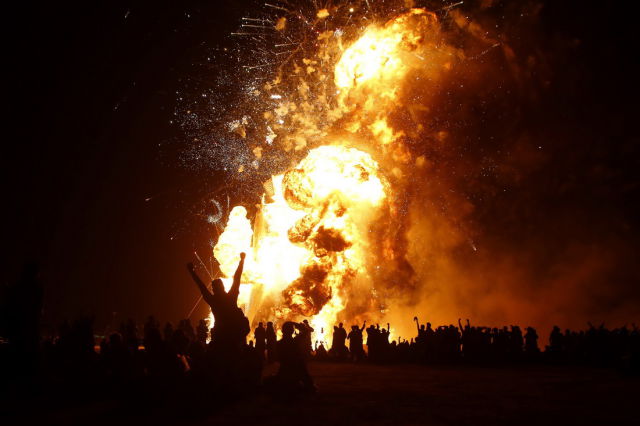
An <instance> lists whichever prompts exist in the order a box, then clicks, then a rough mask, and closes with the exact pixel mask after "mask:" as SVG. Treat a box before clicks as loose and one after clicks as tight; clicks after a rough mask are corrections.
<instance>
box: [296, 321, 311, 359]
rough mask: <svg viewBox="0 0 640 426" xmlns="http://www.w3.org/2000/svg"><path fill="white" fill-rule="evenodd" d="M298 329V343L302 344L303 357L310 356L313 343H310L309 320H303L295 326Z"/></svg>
mask: <svg viewBox="0 0 640 426" xmlns="http://www.w3.org/2000/svg"><path fill="white" fill-rule="evenodd" d="M297 328H298V330H299V334H298V337H299V338H300V344H301V345H302V351H303V353H304V356H305V357H307V358H308V357H310V356H311V353H312V352H313V344H312V343H311V333H313V327H311V326H310V325H309V321H307V320H304V321H302V324H299V326H298V327H297Z"/></svg>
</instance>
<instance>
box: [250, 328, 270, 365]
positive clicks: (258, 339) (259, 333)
mask: <svg viewBox="0 0 640 426" xmlns="http://www.w3.org/2000/svg"><path fill="white" fill-rule="evenodd" d="M253 338H254V340H255V348H256V352H257V354H258V357H259V358H260V361H264V351H265V349H266V347H267V330H266V329H265V328H264V325H263V324H262V323H261V322H259V323H258V326H257V327H256V329H255V331H254V332H253Z"/></svg>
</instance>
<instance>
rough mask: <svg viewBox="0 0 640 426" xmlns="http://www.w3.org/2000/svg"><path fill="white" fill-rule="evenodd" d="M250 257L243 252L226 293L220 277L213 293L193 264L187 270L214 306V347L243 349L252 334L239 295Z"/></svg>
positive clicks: (214, 282) (211, 305)
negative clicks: (246, 258)
mask: <svg viewBox="0 0 640 426" xmlns="http://www.w3.org/2000/svg"><path fill="white" fill-rule="evenodd" d="M245 257H246V255H245V254H244V253H240V262H239V263H238V268H237V269H236V272H235V274H234V275H233V284H232V285H231V288H230V289H229V291H228V292H227V291H225V289H224V284H223V283H222V280H221V279H219V278H216V279H215V280H213V281H212V282H211V292H210V291H209V290H208V289H207V287H206V286H205V285H204V283H203V282H202V280H200V277H198V274H197V273H196V272H195V269H194V267H193V263H189V264H188V265H187V269H188V270H189V273H190V274H191V277H192V278H193V281H194V282H195V283H196V285H197V286H198V288H199V289H200V292H201V293H202V298H203V299H204V300H205V302H207V304H208V305H209V306H210V307H211V312H212V313H213V316H214V318H215V324H214V326H213V331H212V333H211V334H212V340H213V344H214V345H216V346H219V347H220V348H227V349H229V350H231V349H240V348H241V347H242V346H244V344H245V340H246V336H247V334H249V331H250V328H249V320H248V319H247V317H245V316H244V313H243V312H242V310H241V309H240V308H238V295H239V294H240V278H241V277H242V269H243V268H244V259H245Z"/></svg>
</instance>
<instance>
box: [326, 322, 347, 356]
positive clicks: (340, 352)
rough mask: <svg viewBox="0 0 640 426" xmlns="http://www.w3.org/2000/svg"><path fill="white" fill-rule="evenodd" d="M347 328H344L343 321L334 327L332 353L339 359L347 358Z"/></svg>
mask: <svg viewBox="0 0 640 426" xmlns="http://www.w3.org/2000/svg"><path fill="white" fill-rule="evenodd" d="M346 340H347V330H345V329H344V326H343V324H342V323H340V324H338V326H337V327H336V326H334V327H333V338H332V341H331V350H330V352H331V354H332V355H333V356H334V357H336V358H337V359H344V358H346V356H347V354H348V351H347V346H346V344H345V343H346Z"/></svg>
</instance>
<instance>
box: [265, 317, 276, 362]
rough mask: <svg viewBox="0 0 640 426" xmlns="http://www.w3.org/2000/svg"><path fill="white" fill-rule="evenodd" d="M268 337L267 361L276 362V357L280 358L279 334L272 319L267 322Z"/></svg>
mask: <svg viewBox="0 0 640 426" xmlns="http://www.w3.org/2000/svg"><path fill="white" fill-rule="evenodd" d="M266 339H267V361H268V362H275V361H276V359H277V358H278V356H277V335H276V330H275V329H274V328H273V323H272V322H271V321H269V322H267V330H266Z"/></svg>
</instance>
